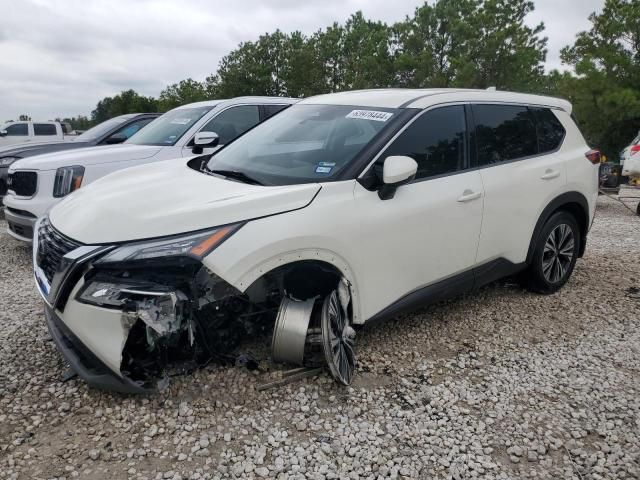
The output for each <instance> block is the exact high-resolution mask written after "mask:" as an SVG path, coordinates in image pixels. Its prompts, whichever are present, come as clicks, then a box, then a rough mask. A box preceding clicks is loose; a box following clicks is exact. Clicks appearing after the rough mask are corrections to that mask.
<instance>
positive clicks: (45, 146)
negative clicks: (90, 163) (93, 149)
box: [0, 142, 89, 158]
mask: <svg viewBox="0 0 640 480" xmlns="http://www.w3.org/2000/svg"><path fill="white" fill-rule="evenodd" d="M88 146H89V145H88V143H87V142H37V143H19V144H17V145H12V146H11V147H12V148H8V147H7V148H2V149H0V158H2V157H19V158H25V157H33V156H35V155H44V154H46V153H53V152H60V151H62V150H75V149H78V148H86V147H88Z"/></svg>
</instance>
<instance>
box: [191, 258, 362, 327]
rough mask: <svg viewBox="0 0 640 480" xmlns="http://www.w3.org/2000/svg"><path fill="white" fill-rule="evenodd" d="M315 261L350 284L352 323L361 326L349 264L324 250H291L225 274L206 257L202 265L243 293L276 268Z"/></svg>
mask: <svg viewBox="0 0 640 480" xmlns="http://www.w3.org/2000/svg"><path fill="white" fill-rule="evenodd" d="M305 260H315V261H321V262H325V263H328V264H330V265H332V266H334V267H335V268H336V269H337V270H338V271H339V272H340V273H341V274H342V276H344V278H346V279H347V280H348V281H349V283H350V284H351V302H352V307H353V323H355V324H362V323H364V318H363V317H362V314H361V311H362V310H361V300H360V296H359V295H358V290H359V289H358V283H357V281H356V277H355V275H354V273H353V270H352V268H351V267H350V265H349V263H348V262H347V261H346V260H345V259H344V258H343V257H341V256H340V255H338V254H337V253H335V252H332V251H330V250H326V249H316V248H303V249H299V250H293V251H288V252H282V253H279V254H277V255H273V256H271V257H269V258H267V259H265V260H263V261H261V262H259V263H257V264H255V265H253V266H251V267H249V268H246V269H244V270H243V271H235V272H233V274H232V272H231V271H228V272H227V273H226V274H225V273H222V272H220V270H219V268H218V266H217V265H216V262H215V261H214V259H213V258H211V257H207V258H205V259H204V261H203V263H204V264H205V266H206V267H207V268H209V269H210V270H211V271H212V272H213V273H215V274H216V275H218V276H219V277H220V278H222V279H223V280H224V281H226V282H227V283H229V284H230V285H233V286H234V287H235V288H237V289H238V290H240V291H241V292H245V291H246V290H247V289H248V288H249V287H250V286H251V285H252V284H253V283H254V282H255V281H256V280H258V279H259V278H260V277H262V276H264V275H266V274H267V273H269V272H271V271H272V270H275V269H276V268H278V267H282V266H284V265H288V264H290V263H295V262H300V261H305Z"/></svg>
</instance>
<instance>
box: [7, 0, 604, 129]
mask: <svg viewBox="0 0 640 480" xmlns="http://www.w3.org/2000/svg"><path fill="white" fill-rule="evenodd" d="M420 4H421V1H420V0H395V1H393V2H389V0H307V1H304V2H302V1H300V0H268V1H267V0H234V1H232V2H219V1H207V0H179V1H178V0H136V1H131V0H93V1H87V0H66V1H65V2H50V1H49V0H20V1H18V2H11V5H10V8H6V7H8V5H4V6H3V9H2V10H3V12H2V17H3V18H2V22H1V23H0V120H3V119H9V118H15V117H17V116H18V115H19V114H22V113H27V114H30V115H31V116H32V117H34V118H38V119H43V120H46V119H50V118H53V117H54V116H71V115H77V114H88V113H89V112H90V111H91V109H92V108H94V106H95V104H96V103H97V101H98V100H100V99H102V98H103V97H105V96H107V95H114V94H117V93H118V92H120V91H121V90H123V89H127V88H133V89H135V90H136V91H138V92H139V93H142V94H144V95H153V96H156V95H158V94H159V93H160V90H162V88H164V87H165V86H167V85H168V84H171V83H174V82H177V81H179V80H182V79H184V78H187V77H192V78H195V79H197V80H203V79H204V78H205V77H206V76H207V75H209V74H210V73H212V72H214V71H215V69H216V67H217V65H218V62H219V60H220V59H221V58H222V57H223V56H224V55H225V54H227V53H228V52H229V51H230V50H232V49H233V48H235V47H236V46H237V45H238V43H239V42H241V41H247V40H255V39H256V38H257V37H258V36H259V35H260V34H262V33H265V32H272V31H274V30H275V29H277V28H280V29H281V30H283V31H285V32H291V31H294V30H300V31H302V32H304V33H312V32H314V31H316V30H318V29H320V28H324V27H326V26H328V25H330V24H331V23H333V22H334V21H338V22H344V21H345V20H346V19H347V17H348V16H349V15H350V14H351V13H354V12H355V11H357V10H362V11H363V12H364V14H365V16H367V17H368V18H371V19H376V20H377V19H380V20H383V21H386V22H388V23H393V22H396V21H399V20H402V19H403V18H404V17H405V16H406V15H410V14H411V13H412V12H413V11H414V9H415V8H416V7H417V6H418V5H420ZM535 4H536V12H535V13H534V15H532V16H530V18H529V19H528V20H527V21H528V22H529V23H530V24H532V25H533V24H536V23H538V22H540V21H544V23H545V25H546V31H545V35H547V36H548V37H549V56H548V62H547V67H548V68H558V67H560V60H559V51H560V48H562V47H563V46H565V45H567V44H569V43H571V42H572V41H573V38H574V36H575V34H576V33H577V32H578V31H580V30H584V29H586V28H588V26H589V24H588V21H587V15H588V14H589V13H590V12H591V11H594V10H599V9H601V8H602V4H603V0H536V1H535Z"/></svg>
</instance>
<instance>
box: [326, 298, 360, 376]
mask: <svg viewBox="0 0 640 480" xmlns="http://www.w3.org/2000/svg"><path fill="white" fill-rule="evenodd" d="M346 310H347V309H346V308H345V307H344V306H343V305H341V302H340V296H339V295H338V291H337V290H334V291H333V292H331V293H330V294H329V295H328V296H327V297H326V298H325V299H324V303H323V305H322V317H321V330H322V340H323V344H324V354H325V358H326V360H327V364H328V366H329V370H330V372H331V376H332V377H333V378H335V379H336V380H337V381H338V382H340V383H342V384H343V385H349V384H351V380H352V379H353V375H354V372H355V368H356V355H355V352H354V343H355V337H356V332H355V330H354V329H353V327H352V326H351V325H350V322H349V316H348V312H347V311H346Z"/></svg>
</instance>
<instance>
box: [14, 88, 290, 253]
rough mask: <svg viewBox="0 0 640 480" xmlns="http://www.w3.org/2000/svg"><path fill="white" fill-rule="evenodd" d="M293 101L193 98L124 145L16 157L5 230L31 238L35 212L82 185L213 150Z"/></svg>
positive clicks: (44, 209) (40, 213) (41, 210)
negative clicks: (204, 99)
mask: <svg viewBox="0 0 640 480" xmlns="http://www.w3.org/2000/svg"><path fill="white" fill-rule="evenodd" d="M295 102H297V100H295V99H290V98H280V97H273V98H270V97H243V98H235V99H232V100H213V101H208V102H199V103H192V104H190V105H184V106H182V107H178V108H176V109H174V110H171V111H169V112H167V113H165V114H164V115H162V116H160V117H158V118H157V119H155V120H154V121H152V122H151V123H150V124H149V125H147V126H146V127H145V128H144V129H143V130H141V131H140V132H138V133H136V134H135V135H133V136H132V137H131V138H130V139H128V140H127V141H126V142H125V143H124V144H122V145H111V146H105V147H101V148H82V149H78V150H73V151H63V152H59V153H50V154H46V155H38V156H36V157H32V158H25V159H23V160H19V161H17V162H15V163H13V164H12V165H11V166H10V167H9V175H8V179H7V180H8V181H7V183H8V191H7V195H6V196H5V197H4V204H5V207H6V208H5V218H6V220H7V223H8V225H9V228H8V233H9V234H10V235H12V236H13V237H14V238H17V239H19V240H22V241H25V242H31V239H32V236H33V225H34V223H35V221H36V218H37V217H39V216H40V215H42V214H43V213H45V212H46V211H47V210H48V209H49V208H50V207H51V206H52V205H54V204H55V203H57V202H58V201H60V199H61V198H62V197H64V196H66V195H68V194H69V193H71V192H73V191H74V190H77V189H78V188H80V187H81V186H84V185H87V184H89V183H91V182H93V181H94V180H97V179H98V178H101V177H103V176H104V175H107V174H108V173H111V172H114V171H116V170H121V169H124V168H128V167H132V166H134V165H140V164H145V163H150V162H156V161H159V160H166V159H173V158H180V157H183V156H189V155H193V154H194V153H196V152H197V153H212V152H214V151H215V150H216V149H217V148H220V146H222V145H224V144H226V143H229V142H231V141H232V140H234V139H235V138H236V137H238V136H239V135H242V134H243V133H244V132H246V131H247V130H249V129H250V128H252V127H254V126H255V125H257V124H258V123H260V122H261V121H263V120H265V119H266V118H269V117H270V116H271V115H273V114H275V113H277V112H279V111H280V110H282V109H284V108H286V107H288V106H290V105H291V104H293V103H295Z"/></svg>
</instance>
